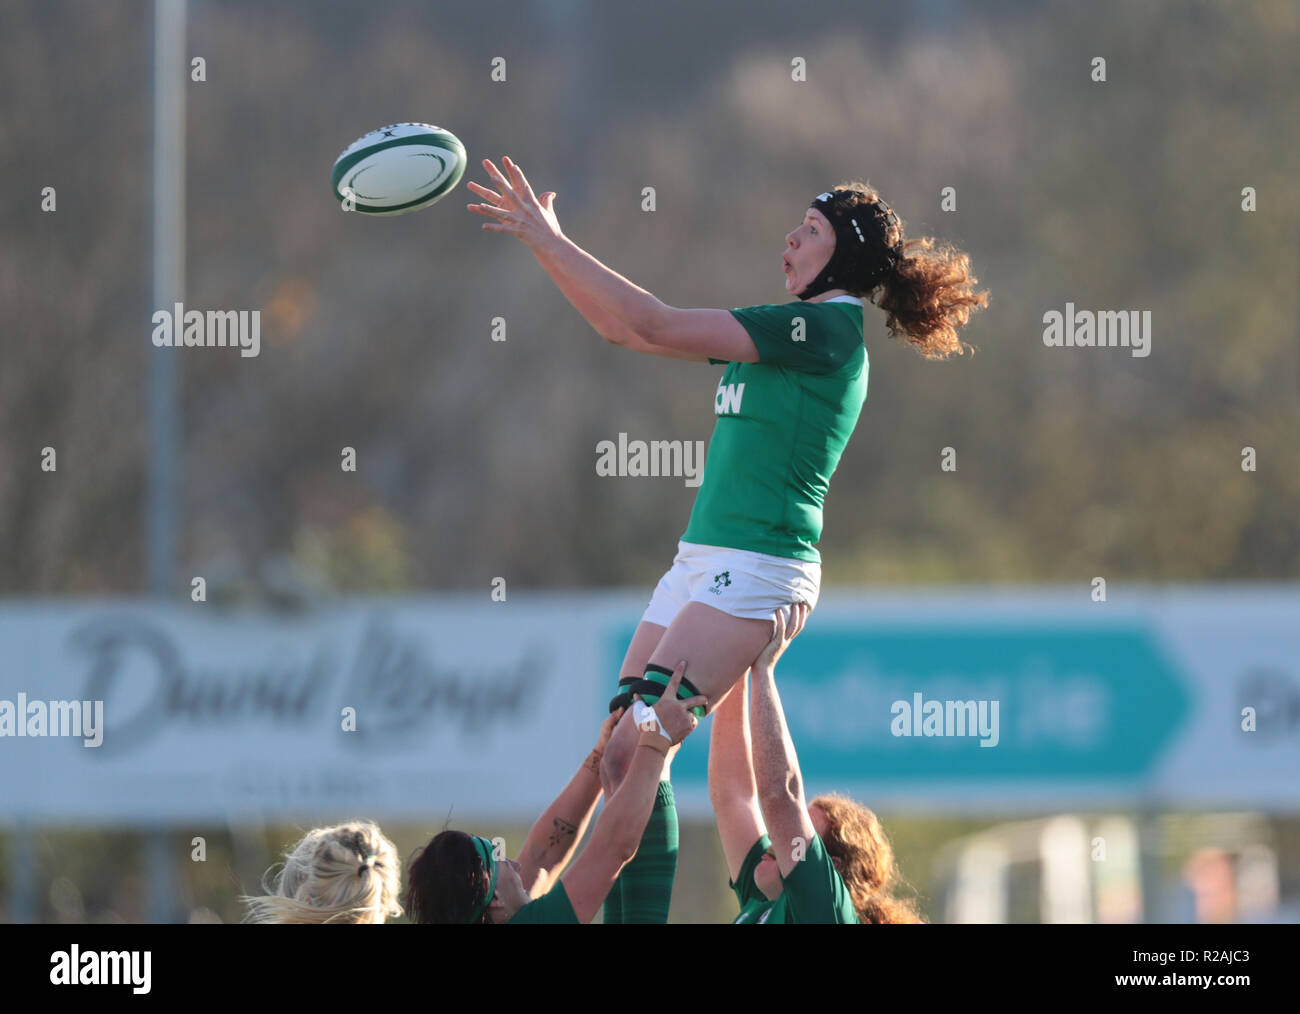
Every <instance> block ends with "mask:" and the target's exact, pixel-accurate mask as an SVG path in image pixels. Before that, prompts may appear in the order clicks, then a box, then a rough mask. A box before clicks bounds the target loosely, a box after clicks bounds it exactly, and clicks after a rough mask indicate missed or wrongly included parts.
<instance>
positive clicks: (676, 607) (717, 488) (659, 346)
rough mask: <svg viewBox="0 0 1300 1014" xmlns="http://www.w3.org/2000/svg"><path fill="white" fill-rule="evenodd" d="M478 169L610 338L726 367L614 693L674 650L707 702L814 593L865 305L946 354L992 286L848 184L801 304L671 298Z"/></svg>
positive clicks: (656, 689)
mask: <svg viewBox="0 0 1300 1014" xmlns="http://www.w3.org/2000/svg"><path fill="white" fill-rule="evenodd" d="M483 166H484V168H485V170H486V171H487V173H488V175H489V177H490V179H491V182H492V184H493V185H494V186H495V188H496V189H490V188H488V187H485V186H481V185H480V184H478V183H472V182H471V183H468V184H467V187H468V189H470V190H471V191H473V192H474V193H476V194H478V195H479V196H480V197H481V198H483V199H484V200H485V201H486V202H489V203H483V204H471V205H469V210H470V211H472V212H474V213H476V214H480V215H484V216H486V217H489V218H491V219H492V220H493V221H491V222H487V223H485V224H484V225H483V228H484V229H485V230H487V231H489V232H500V233H505V234H508V235H513V236H515V237H516V238H518V239H519V240H520V241H521V242H523V243H524V244H525V245H526V246H528V248H529V249H530V250H531V251H532V253H533V255H534V256H535V257H536V258H537V260H538V262H539V263H540V264H541V266H542V268H543V269H544V270H545V271H546V272H547V274H548V275H550V277H551V279H552V280H553V281H554V282H555V284H556V285H557V286H558V287H559V289H560V291H561V292H563V293H564V295H565V297H567V298H568V300H569V302H570V303H572V304H573V306H574V307H575V308H576V309H577V310H578V312H579V313H581V314H582V315H583V316H584V317H585V318H586V319H587V321H588V322H589V323H590V324H591V326H592V327H593V328H595V330H596V331H597V332H599V334H600V335H601V336H602V337H603V338H604V339H605V340H606V341H608V342H610V343H612V344H616V345H620V346H623V347H625V348H628V349H631V350H633V351H636V352H642V353H645V354H647V355H655V356H663V357H667V358H671V359H681V360H686V361H690V362H696V363H712V364H726V370H725V372H724V373H723V375H722V378H721V381H720V383H719V385H718V388H717V390H716V393H715V395H714V399H713V413H714V415H715V417H716V423H715V428H714V432H713V439H712V441H711V443H710V446H709V456H708V463H707V467H706V468H705V471H704V477H703V481H702V483H701V485H700V488H699V492H698V493H697V494H696V500H695V506H694V509H693V510H692V512H691V518H690V522H689V524H688V525H687V528H686V531H685V532H684V533H683V535H682V538H681V541H680V542H679V543H678V552H677V556H676V558H675V559H674V561H673V565H672V567H671V569H669V571H668V572H667V573H666V574H664V576H663V578H662V580H661V581H660V582H659V585H658V587H657V588H656V589H655V592H654V594H653V596H652V597H651V599H650V603H649V605H648V607H647V608H646V610H645V613H644V614H643V615H642V618H641V622H640V624H639V625H638V626H637V629H636V632H635V633H634V635H633V637H632V641H631V644H630V645H629V646H628V649H627V653H626V655H625V657H624V660H623V665H622V668H621V670H620V673H619V687H618V694H617V695H616V696H615V698H614V700H613V701H612V702H611V709H615V708H618V707H626V705H627V702H628V700H629V695H630V694H632V693H639V694H641V695H642V696H644V697H645V699H646V700H648V701H649V700H653V699H654V697H655V695H657V694H658V693H661V692H662V689H663V686H664V684H666V683H667V682H668V673H669V669H668V665H669V663H670V662H672V661H675V660H676V659H679V658H685V659H688V660H689V661H690V665H691V680H690V682H687V683H683V684H682V685H681V690H680V693H682V694H683V695H688V696H695V695H702V696H703V697H705V698H706V700H707V701H708V702H709V705H710V706H711V705H712V704H714V703H716V702H718V701H720V700H721V699H722V698H723V696H724V695H725V694H726V693H727V690H728V689H729V688H730V687H731V686H733V685H734V684H735V682H736V681H737V680H738V679H740V678H741V677H742V676H743V675H744V674H745V672H746V670H747V669H748V668H749V666H750V664H751V663H752V662H753V660H754V659H755V658H756V657H757V656H758V654H759V653H760V652H761V651H762V650H763V647H764V645H765V644H766V643H767V641H768V639H769V638H770V637H771V635H772V630H773V626H772V615H773V613H775V612H776V611H778V610H785V613H784V615H785V616H786V617H787V618H788V615H789V604H790V603H792V602H796V603H805V604H807V605H808V606H809V607H814V606H815V605H816V603H817V598H818V594H819V589H820V584H821V558H820V554H819V552H818V550H817V543H818V541H819V540H820V538H821V531H822V508H823V504H824V502H825V499H826V495H827V491H828V489H829V486H830V480H831V477H832V475H833V474H834V472H835V469H836V467H837V466H838V464H839V461H840V457H841V455H842V453H843V451H844V448H845V445H846V444H847V442H848V440H849V437H850V436H851V434H852V433H853V430H854V428H855V427H856V425H857V421H858V416H859V414H860V412H861V409H862V405H863V402H864V400H865V398H866V392H867V372H868V363H867V356H866V350H865V347H864V320H863V317H864V308H865V305H866V301H867V300H870V301H872V302H873V303H874V305H876V306H877V307H879V308H880V309H881V310H883V311H884V312H885V314H886V320H885V324H886V327H887V329H888V330H889V332H890V334H891V335H893V336H894V337H896V338H901V339H903V340H905V341H907V342H908V343H910V344H912V345H913V346H914V347H916V348H917V349H918V351H920V353H921V354H922V355H924V356H925V357H926V358H930V359H942V358H946V357H947V356H950V355H953V354H960V353H961V352H962V351H963V350H964V349H965V348H967V346H966V345H965V344H964V343H963V342H962V341H961V340H960V338H959V337H958V335H957V331H958V329H959V328H960V327H962V326H963V325H965V324H966V323H967V321H968V319H969V317H970V313H971V311H972V310H973V309H975V308H976V307H979V306H982V305H984V304H985V303H986V302H987V295H986V294H984V293H976V292H974V291H973V284H974V282H975V281H976V280H975V278H974V277H973V276H972V275H971V274H970V261H969V258H968V257H967V256H966V255H965V254H963V253H961V252H959V251H957V250H955V249H953V248H952V247H950V246H947V245H940V246H939V247H937V248H936V247H935V244H934V243H933V241H932V240H930V239H928V238H925V239H911V240H908V239H905V238H904V234H903V223H902V221H901V220H900V219H899V217H898V216H897V215H896V214H895V213H894V212H893V210H892V209H891V208H890V207H889V205H888V204H886V203H885V201H884V200H883V199H882V198H881V197H880V195H879V194H878V193H877V192H876V191H875V189H874V188H872V187H871V186H870V185H869V184H867V183H863V182H860V181H855V182H852V183H844V184H840V185H839V186H836V187H835V188H833V189H832V190H828V191H825V192H824V193H821V194H819V195H818V196H817V197H815V198H814V199H813V201H812V202H811V204H810V206H809V207H808V208H807V209H806V211H805V212H804V214H803V217H802V220H801V222H800V224H799V225H798V226H797V227H796V228H795V229H793V230H792V231H791V232H789V233H788V234H787V235H786V237H785V251H784V256H783V270H784V275H785V289H786V292H787V294H788V295H790V296H792V297H794V298H795V300H796V301H795V302H790V303H784V304H764V305H758V306H748V307H737V308H734V309H731V310H721V309H681V308H678V307H673V306H669V305H667V304H665V303H663V302H661V301H660V300H659V299H656V298H655V297H654V296H653V295H652V294H651V293H649V292H647V291H646V290H645V289H643V288H641V287H640V286H638V285H635V284H633V283H632V282H630V281H628V279H626V278H624V277H623V276H622V275H620V274H618V273H617V272H615V271H613V270H612V269H610V268H609V267H607V266H606V265H604V264H602V263H601V262H600V261H599V260H597V259H596V258H595V257H593V256H592V255H591V254H589V253H587V252H586V251H585V250H583V249H582V248H581V247H580V246H578V245H577V244H576V243H574V242H573V241H572V240H571V239H569V237H567V236H566V235H565V234H564V232H563V231H562V230H561V229H560V225H559V221H558V219H557V218H556V214H555V196H556V195H555V193H554V192H553V191H551V192H547V193H544V194H542V196H541V197H540V198H538V197H537V196H536V195H535V194H534V192H533V189H532V187H531V185H530V184H529V183H528V180H527V179H526V178H525V177H524V174H523V172H522V171H521V170H520V169H519V167H518V166H517V165H515V163H514V162H513V161H512V160H510V159H509V158H506V159H505V160H504V169H505V171H504V172H501V171H499V170H498V169H497V168H496V166H494V165H493V164H492V163H491V162H489V161H487V160H484V162H483ZM740 206H741V207H743V202H742V204H741V205H740ZM635 737H636V730H635V729H634V728H633V726H632V723H630V722H629V721H627V719H626V715H625V717H624V719H623V721H622V722H621V723H620V725H619V727H618V728H617V729H616V731H615V733H614V734H613V736H612V737H611V740H610V744H609V748H608V749H607V750H606V751H605V756H604V759H603V761H602V763H601V778H602V781H603V783H604V785H605V791H606V793H611V792H613V791H614V789H615V788H616V786H617V785H618V783H619V780H620V778H622V777H623V772H624V771H625V770H626V767H627V764H628V763H629V761H630V759H631V756H632V748H633V742H634V740H635ZM670 819H671V821H672V822H673V823H674V824H675V815H674V816H672V817H671V818H670ZM635 870H636V867H635V866H633V867H630V868H629V870H628V873H627V876H633V875H634V874H635ZM660 893H662V892H660ZM617 897H619V895H618V894H616V895H615V898H617ZM664 917H665V918H666V912H665V913H664Z"/></svg>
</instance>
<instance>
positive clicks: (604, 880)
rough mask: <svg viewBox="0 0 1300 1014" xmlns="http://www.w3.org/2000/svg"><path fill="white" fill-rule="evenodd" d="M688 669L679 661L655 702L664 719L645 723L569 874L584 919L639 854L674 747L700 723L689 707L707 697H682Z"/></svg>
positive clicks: (567, 884) (592, 915)
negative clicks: (623, 772)
mask: <svg viewBox="0 0 1300 1014" xmlns="http://www.w3.org/2000/svg"><path fill="white" fill-rule="evenodd" d="M685 672H686V665H685V663H681V664H679V665H678V666H677V670H676V671H675V672H674V673H673V677H672V679H670V680H669V681H668V686H667V687H665V688H664V693H663V696H662V697H661V698H660V699H659V701H658V703H656V704H655V706H654V713H655V718H656V719H657V721H658V725H657V726H656V725H655V724H654V723H647V725H646V726H643V727H642V730H641V733H640V737H639V739H638V741H637V746H636V751H635V753H634V754H633V757H632V763H631V765H630V766H629V767H628V771H627V774H626V775H625V776H624V777H623V781H622V782H621V783H620V784H619V787H618V789H617V790H616V791H615V792H614V795H613V796H611V797H610V799H609V801H608V802H607V803H606V804H605V810H604V812H603V813H601V815H600V820H599V821H597V822H596V829H595V830H594V831H592V833H591V841H590V842H588V843H587V847H586V848H585V849H584V850H583V852H582V855H580V856H579V857H578V859H577V861H576V862H575V863H574V864H573V868H572V869H571V870H569V872H568V873H566V874H565V875H564V889H565V891H566V892H567V893H568V895H569V903H570V904H571V905H573V912H574V914H575V915H576V916H577V917H578V921H579V922H582V923H586V922H591V920H592V919H593V918H595V915H596V913H597V912H598V911H600V906H601V905H602V904H603V903H604V901H605V896H606V895H607V894H609V891H610V888H612V887H613V886H614V881H615V880H617V879H618V874H619V871H620V870H622V869H623V867H624V866H625V865H626V864H627V863H628V862H629V861H630V860H631V859H632V857H633V856H635V855H636V850H637V846H638V844H640V841H641V836H642V835H643V834H644V833H645V826H646V823H647V822H648V821H649V820H650V813H651V811H652V810H653V809H654V801H655V792H656V791H657V790H658V788H659V782H660V781H662V779H663V773H664V766H665V765H666V764H667V762H668V755H669V751H670V750H672V749H674V748H675V747H676V746H677V745H678V744H679V743H680V742H681V741H682V740H683V739H685V738H686V737H687V736H688V735H690V733H691V732H692V731H693V730H694V729H695V727H696V726H697V725H698V724H699V721H698V720H697V719H696V717H695V716H694V715H692V714H691V713H690V711H689V710H688V709H689V708H693V707H695V706H697V705H701V704H705V703H706V701H705V699H704V698H703V697H691V698H688V699H686V700H684V701H679V700H678V699H677V687H678V686H680V685H681V682H682V676H683V675H684V674H685ZM659 727H662V728H663V730H664V732H666V733H668V736H669V738H668V739H665V738H664V736H663V734H662V733H660V732H659Z"/></svg>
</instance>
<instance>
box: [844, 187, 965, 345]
mask: <svg viewBox="0 0 1300 1014" xmlns="http://www.w3.org/2000/svg"><path fill="white" fill-rule="evenodd" d="M835 190H836V191H837V192H838V191H848V192H849V193H851V194H853V195H855V199H854V200H853V203H852V205H851V207H860V206H865V207H867V208H869V209H872V210H873V211H876V212H877V213H876V214H875V215H874V220H875V221H876V222H877V224H878V227H879V229H880V231H881V233H882V236H881V238H882V240H883V244H884V246H885V247H888V248H890V249H898V248H900V244H901V249H902V257H901V259H900V260H899V261H898V265H897V267H896V268H895V270H894V271H893V272H888V271H887V272H885V273H884V275H883V276H879V275H876V274H875V273H874V272H873V275H875V277H876V280H875V281H874V282H872V283H870V284H869V285H868V286H867V287H866V288H865V289H863V288H859V289H855V288H853V287H852V286H845V289H846V291H848V292H850V293H852V294H853V295H855V296H858V297H861V298H863V299H869V300H871V302H873V303H875V305H876V306H878V307H879V308H880V309H882V310H884V311H885V314H886V320H885V326H886V327H887V328H888V329H889V333H890V335H892V336H893V337H894V338H898V339H899V340H901V341H905V342H907V343H908V344H910V345H912V346H914V347H915V348H916V350H917V351H918V352H920V353H921V355H923V356H925V358H926V359H947V358H948V357H949V356H951V355H954V354H956V355H961V354H963V353H964V352H965V351H967V350H970V351H971V352H972V353H974V351H975V350H974V348H973V347H972V346H970V345H967V344H966V343H965V342H963V341H962V340H961V339H960V338H959V337H958V336H957V331H958V329H959V328H961V327H964V326H965V325H966V323H967V322H968V321H969V320H970V315H971V313H972V312H974V311H975V310H977V309H979V308H980V307H983V306H987V305H988V301H989V294H988V293H987V292H976V291H975V284H976V283H977V282H978V281H979V279H977V278H976V277H975V276H974V275H972V274H971V271H970V257H969V256H968V255H967V254H964V253H962V252H961V251H960V250H958V249H956V248H955V247H953V246H952V245H951V244H949V243H938V242H936V241H935V240H934V239H933V238H932V237H928V236H927V237H922V238H917V239H907V238H906V237H905V236H904V235H903V222H902V219H901V218H899V217H898V215H897V214H896V213H895V214H894V215H893V216H892V217H890V216H887V215H884V214H882V213H879V209H880V207H881V204H882V202H881V198H880V194H879V193H877V191H876V189H875V188H874V187H872V186H871V184H870V183H867V182H866V181H864V180H850V181H847V182H844V183H840V184H839V185H838V186H836V187H835Z"/></svg>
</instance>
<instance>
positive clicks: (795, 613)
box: [754, 602, 812, 669]
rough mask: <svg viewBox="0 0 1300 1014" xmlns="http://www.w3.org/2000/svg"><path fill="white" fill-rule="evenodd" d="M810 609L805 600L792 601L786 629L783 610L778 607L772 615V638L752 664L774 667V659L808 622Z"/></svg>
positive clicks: (778, 656)
mask: <svg viewBox="0 0 1300 1014" xmlns="http://www.w3.org/2000/svg"><path fill="white" fill-rule="evenodd" d="M811 611H812V610H811V608H810V607H809V605H808V603H807V602H796V603H794V605H792V606H791V607H790V627H789V630H788V631H787V629H786V622H785V610H784V609H778V610H777V611H776V613H775V614H773V616H772V623H773V628H772V629H773V633H772V640H770V641H768V642H767V647H766V648H764V649H763V650H762V652H760V653H759V656H758V658H756V659H755V660H754V665H755V666H756V667H758V668H763V669H774V668H776V660H777V659H779V658H780V657H781V656H782V655H784V654H785V649H786V648H788V647H790V642H791V641H793V640H794V639H795V638H796V637H798V636H799V631H801V630H803V625H804V624H805V623H807V622H808V614H809V613H810V612H811Z"/></svg>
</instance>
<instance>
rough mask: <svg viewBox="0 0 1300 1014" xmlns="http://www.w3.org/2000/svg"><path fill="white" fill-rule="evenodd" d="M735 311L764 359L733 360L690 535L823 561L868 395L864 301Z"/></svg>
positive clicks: (718, 401)
mask: <svg viewBox="0 0 1300 1014" xmlns="http://www.w3.org/2000/svg"><path fill="white" fill-rule="evenodd" d="M731 314H732V316H734V317H735V318H736V319H737V320H738V321H740V323H741V324H742V325H743V326H744V328H745V330H746V331H747V332H748V333H749V336H750V338H752V339H753V341H754V346H755V347H756V348H757V349H758V362H757V363H728V364H727V369H726V371H725V372H724V373H723V374H722V381H721V382H720V383H719V384H718V390H717V393H716V394H715V396H714V402H713V411H714V414H715V415H716V416H717V417H718V418H717V423H716V424H715V425H714V428H713V438H712V440H711V441H710V442H709V454H708V459H707V462H706V464H705V467H704V478H703V480H702V482H701V483H700V490H699V492H698V493H697V494H696V497H695V506H694V508H693V509H692V510H691V519H690V522H689V523H688V524H687V526H686V531H685V533H683V535H682V541H684V542H694V543H699V544H701V545H706V546H726V547H727V548H729V549H747V550H751V551H753V552H756V553H766V554H767V555H769V556H783V557H787V558H792V559H796V560H808V561H811V562H813V563H820V562H821V554H820V553H818V552H817V541H818V540H819V539H820V538H821V533H822V505H823V503H824V502H825V500H826V490H827V489H828V488H829V486H830V481H831V475H832V474H833V473H834V472H835V466H836V465H838V464H839V461H840V455H841V454H842V453H843V452H844V447H845V445H846V444H847V443H848V442H849V437H850V436H851V435H852V433H853V428H854V426H856V425H857V422H858V414H859V413H860V412H861V411H862V403H863V402H864V401H865V400H866V397H867V367H868V364H867V352H866V348H865V347H864V346H863V341H862V301H861V300H860V299H857V298H856V297H853V296H841V297H838V298H837V299H831V300H827V301H826V302H823V303H802V302H796V303H785V304H780V305H776V304H769V305H766V306H747V307H738V308H736V309H734V310H732V311H731ZM796 318H801V319H802V321H803V323H802V326H800V325H799V322H798V320H797V319H796ZM709 362H711V363H720V362H723V360H719V359H710V360H709Z"/></svg>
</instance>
